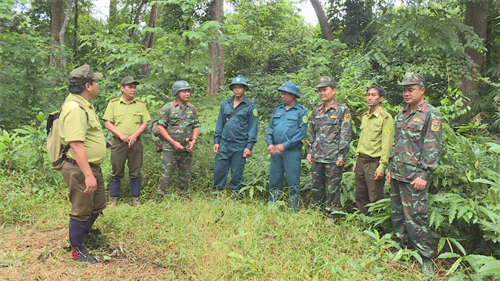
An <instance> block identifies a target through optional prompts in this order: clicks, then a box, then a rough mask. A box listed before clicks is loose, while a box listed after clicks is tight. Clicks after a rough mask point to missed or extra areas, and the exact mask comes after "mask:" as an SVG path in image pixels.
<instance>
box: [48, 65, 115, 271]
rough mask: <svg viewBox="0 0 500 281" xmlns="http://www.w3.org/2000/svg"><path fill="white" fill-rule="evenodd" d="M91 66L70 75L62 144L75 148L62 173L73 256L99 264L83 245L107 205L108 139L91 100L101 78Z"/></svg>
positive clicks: (62, 109) (61, 123)
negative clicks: (68, 204) (104, 163)
mask: <svg viewBox="0 0 500 281" xmlns="http://www.w3.org/2000/svg"><path fill="white" fill-rule="evenodd" d="M100 78H102V74H101V73H94V72H93V71H92V68H91V67H90V66H89V65H83V66H80V67H78V68H76V69H74V70H73V71H71V73H70V74H69V92H70V94H69V95H68V97H67V98H66V100H65V101H64V104H63V106H62V108H61V112H60V115H59V118H60V119H59V120H60V122H59V128H58V129H59V135H60V137H61V143H62V144H63V145H64V146H65V145H67V144H68V143H69V145H70V147H71V149H70V150H69V151H68V155H67V158H66V160H65V162H64V164H63V166H62V170H61V173H62V175H63V177H64V180H65V181H66V184H67V185H68V189H69V200H70V202H71V210H70V211H69V217H70V219H69V242H70V243H71V254H70V255H71V258H72V259H73V260H76V261H82V262H88V263H91V264H93V263H96V262H97V260H96V259H95V258H94V257H93V256H92V255H91V254H89V253H88V252H87V250H86V249H85V246H84V244H83V237H84V235H85V233H86V232H87V231H88V230H89V229H90V228H91V227H92V225H93V224H94V222H95V220H96V219H97V217H98V216H99V214H100V213H102V211H103V210H104V209H105V208H106V194H105V191H104V179H103V177H102V172H101V167H100V164H101V163H102V161H104V159H105V158H106V141H105V139H104V135H103V133H102V128H101V124H100V123H99V118H98V117H97V115H96V113H95V110H94V106H93V105H92V103H91V102H90V101H91V100H92V99H93V98H95V97H96V96H97V92H98V86H97V81H96V80H97V79H100Z"/></svg>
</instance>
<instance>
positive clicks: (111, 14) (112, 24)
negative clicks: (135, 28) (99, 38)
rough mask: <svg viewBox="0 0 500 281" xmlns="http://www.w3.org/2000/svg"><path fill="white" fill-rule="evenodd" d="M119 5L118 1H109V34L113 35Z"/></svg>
mask: <svg viewBox="0 0 500 281" xmlns="http://www.w3.org/2000/svg"><path fill="white" fill-rule="evenodd" d="M117 5H118V0H109V16H108V33H113V30H114V28H115V22H116V13H117V12H118V9H117V7H116V6H117Z"/></svg>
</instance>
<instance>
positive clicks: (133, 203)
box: [132, 197, 141, 207]
mask: <svg viewBox="0 0 500 281" xmlns="http://www.w3.org/2000/svg"><path fill="white" fill-rule="evenodd" d="M132 206H134V207H138V206H141V201H139V198H138V197H134V198H132Z"/></svg>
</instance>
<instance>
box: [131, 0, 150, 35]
mask: <svg viewBox="0 0 500 281" xmlns="http://www.w3.org/2000/svg"><path fill="white" fill-rule="evenodd" d="M147 3H148V0H142V2H141V4H140V5H139V8H137V12H136V14H135V17H134V21H133V24H136V25H137V24H139V19H140V16H141V12H142V8H143V7H144V5H146V4H147ZM134 34H135V27H134V28H132V30H131V31H130V39H133V38H134Z"/></svg>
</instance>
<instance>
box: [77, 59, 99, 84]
mask: <svg viewBox="0 0 500 281" xmlns="http://www.w3.org/2000/svg"><path fill="white" fill-rule="evenodd" d="M101 78H102V73H98V72H95V73H94V71H92V67H90V65H88V64H84V65H82V66H80V67H77V68H75V69H73V71H71V72H70V73H69V84H70V85H71V86H77V85H83V84H85V83H89V82H90V81H92V80H97V79H101Z"/></svg>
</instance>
